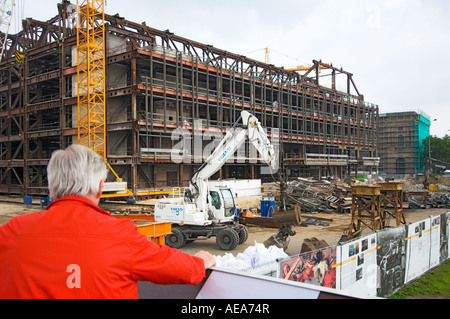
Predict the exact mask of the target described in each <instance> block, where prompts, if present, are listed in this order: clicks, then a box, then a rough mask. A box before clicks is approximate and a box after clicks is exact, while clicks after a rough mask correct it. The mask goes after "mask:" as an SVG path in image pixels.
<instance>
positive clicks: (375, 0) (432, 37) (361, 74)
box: [16, 0, 450, 137]
mask: <svg viewBox="0 0 450 319" xmlns="http://www.w3.org/2000/svg"><path fill="white" fill-rule="evenodd" d="M16 2H18V3H19V5H18V6H19V7H20V6H21V5H22V4H24V6H23V7H24V10H23V11H24V13H23V16H24V17H33V18H35V19H38V20H48V19H50V18H52V17H53V16H56V15H57V7H56V4H57V2H58V1H56V0H40V1H32V0H16ZM72 2H73V3H76V0H72ZM106 12H107V13H109V14H115V13H119V14H120V15H121V16H123V17H125V18H126V19H128V20H131V21H133V22H137V23H141V22H143V21H145V22H146V23H147V25H148V26H150V27H153V28H156V29H160V30H167V29H169V30H170V31H171V32H173V33H175V34H176V35H179V36H183V37H186V38H189V39H192V40H195V41H198V42H201V43H204V44H210V45H213V46H214V47H216V48H220V49H223V50H227V51H230V52H233V53H238V54H243V55H246V56H247V57H249V58H253V59H256V60H261V61H264V48H269V52H270V63H271V64H274V65H276V66H280V67H281V66H283V67H285V68H292V67H296V66H298V65H308V64H311V63H312V60H313V59H315V60H322V61H323V62H327V63H332V64H333V65H334V66H336V67H339V68H340V67H342V68H343V69H344V70H346V71H348V72H351V73H353V79H354V81H355V84H356V86H357V88H358V90H359V91H360V93H361V94H363V95H364V96H365V100H366V101H367V102H370V103H374V104H377V105H378V106H379V108H380V112H381V113H387V112H398V111H417V110H418V109H421V110H423V111H424V112H425V113H427V114H428V115H429V116H430V118H431V119H432V120H433V119H437V121H435V122H433V123H432V126H431V134H432V135H437V136H439V137H443V136H444V135H446V134H449V135H450V132H449V130H450V81H449V75H450V63H448V59H449V57H450V18H449V14H450V1H448V0H428V1H425V0H316V1H305V0H278V1H273V0H272V1H270V0H227V1H214V0H211V1H206V0H170V1H156V0H128V1H124V0H106ZM250 52H253V53H250Z"/></svg>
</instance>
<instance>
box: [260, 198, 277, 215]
mask: <svg viewBox="0 0 450 319" xmlns="http://www.w3.org/2000/svg"><path fill="white" fill-rule="evenodd" d="M274 212H275V198H274V197H273V196H270V197H263V198H261V217H266V218H267V217H269V218H272V214H273V213H274Z"/></svg>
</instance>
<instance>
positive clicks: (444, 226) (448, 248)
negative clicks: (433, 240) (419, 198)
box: [440, 212, 450, 263]
mask: <svg viewBox="0 0 450 319" xmlns="http://www.w3.org/2000/svg"><path fill="white" fill-rule="evenodd" d="M449 235H450V212H448V213H444V214H441V242H440V245H441V263H443V262H444V261H446V260H447V259H448V258H449V257H450V240H449Z"/></svg>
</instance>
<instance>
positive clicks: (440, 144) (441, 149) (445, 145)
mask: <svg viewBox="0 0 450 319" xmlns="http://www.w3.org/2000/svg"><path fill="white" fill-rule="evenodd" d="M430 144H431V158H432V159H436V160H438V161H439V162H444V163H448V165H449V166H450V136H449V135H445V136H444V137H443V138H439V137H437V136H431V140H429V139H428V138H426V139H424V140H423V145H424V152H423V159H424V162H425V163H428V159H429V148H428V147H429V145H430ZM444 163H439V164H444Z"/></svg>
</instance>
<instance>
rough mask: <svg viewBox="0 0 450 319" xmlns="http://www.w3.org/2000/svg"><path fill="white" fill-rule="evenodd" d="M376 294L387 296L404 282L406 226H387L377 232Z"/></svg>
mask: <svg viewBox="0 0 450 319" xmlns="http://www.w3.org/2000/svg"><path fill="white" fill-rule="evenodd" d="M377 242H378V250H377V264H378V266H379V268H378V280H379V282H378V285H377V296H378V297H387V296H390V295H391V294H393V293H395V292H396V291H397V290H398V289H400V288H401V287H402V286H403V284H404V282H405V266H406V227H397V228H389V229H386V230H383V231H380V232H378V233H377Z"/></svg>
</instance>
